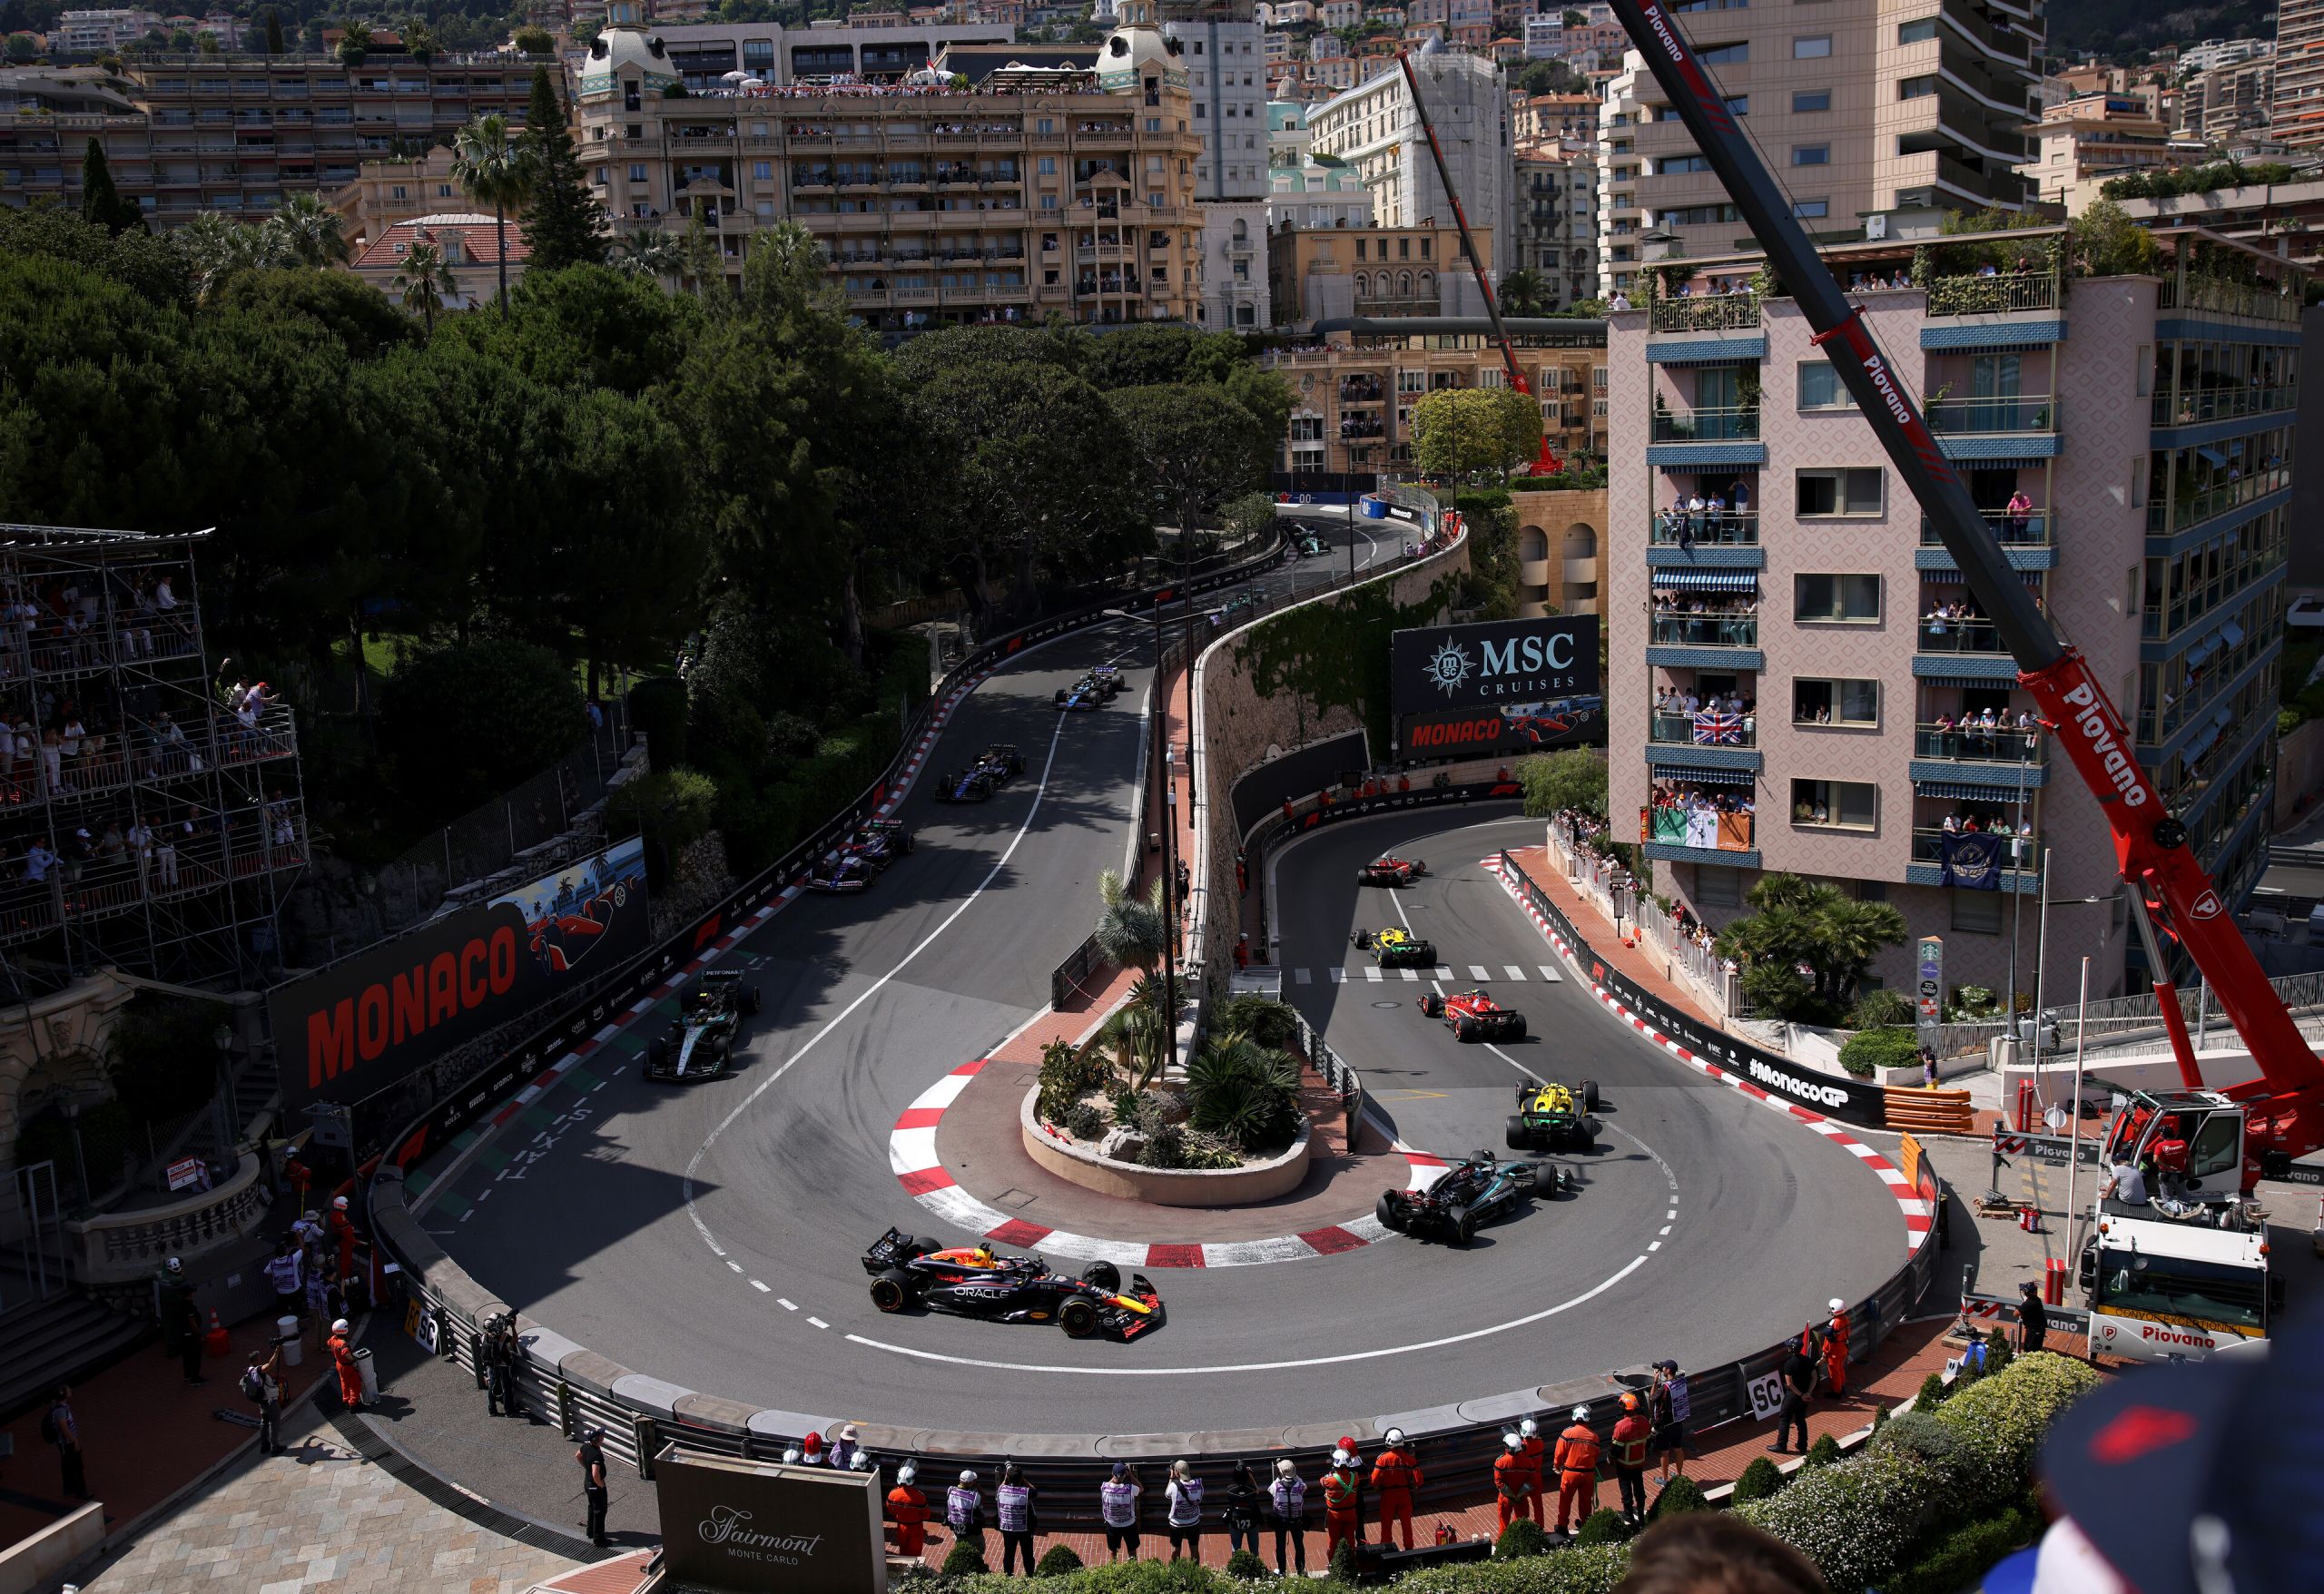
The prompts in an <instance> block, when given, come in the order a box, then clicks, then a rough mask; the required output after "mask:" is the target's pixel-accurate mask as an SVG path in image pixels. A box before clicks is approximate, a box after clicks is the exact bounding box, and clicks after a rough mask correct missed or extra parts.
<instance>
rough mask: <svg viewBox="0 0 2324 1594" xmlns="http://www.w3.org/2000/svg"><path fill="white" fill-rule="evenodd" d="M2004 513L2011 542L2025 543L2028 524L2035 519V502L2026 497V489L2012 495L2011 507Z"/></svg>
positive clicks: (2021, 488)
mask: <svg viewBox="0 0 2324 1594" xmlns="http://www.w3.org/2000/svg"><path fill="white" fill-rule="evenodd" d="M2003 513H2004V516H2005V517H2007V519H2006V524H2007V525H2008V526H2009V538H2010V541H2012V542H2023V541H2024V538H2025V526H2026V523H2027V522H2028V521H2030V520H2031V519H2032V518H2033V499H2031V498H2029V497H2026V496H2025V489H2024V487H2020V488H2018V489H2017V490H2016V491H2015V492H2014V493H2012V494H2010V496H2009V507H2008V508H2007V509H2005V510H2004V511H2003Z"/></svg>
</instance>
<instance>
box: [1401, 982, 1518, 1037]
mask: <svg viewBox="0 0 2324 1594" xmlns="http://www.w3.org/2000/svg"><path fill="white" fill-rule="evenodd" d="M1420 1010H1421V1011H1422V1012H1423V1013H1425V1014H1426V1015H1427V1016H1428V1017H1430V1018H1442V1019H1443V1020H1444V1027H1445V1028H1448V1029H1450V1030H1452V1038H1453V1039H1455V1040H1522V1039H1524V1038H1525V1015H1524V1014H1522V1013H1520V1012H1517V1011H1515V1010H1513V1009H1509V1008H1504V1007H1502V1005H1501V1004H1500V1003H1499V1002H1497V1001H1495V1000H1493V999H1492V998H1491V997H1489V996H1487V995H1486V994H1485V993H1484V992H1483V991H1481V990H1456V991H1454V992H1453V993H1452V995H1450V996H1439V995H1437V994H1436V993H1435V992H1434V991H1430V992H1429V993H1428V994H1427V995H1425V996H1423V997H1422V998H1421V999H1420Z"/></svg>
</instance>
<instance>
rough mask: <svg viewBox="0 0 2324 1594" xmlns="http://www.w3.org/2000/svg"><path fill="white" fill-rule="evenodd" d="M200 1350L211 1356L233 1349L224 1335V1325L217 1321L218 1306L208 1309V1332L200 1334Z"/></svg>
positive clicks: (220, 1354)
mask: <svg viewBox="0 0 2324 1594" xmlns="http://www.w3.org/2000/svg"><path fill="white" fill-rule="evenodd" d="M231 1349H233V1346H232V1344H231V1342H229V1341H228V1339H227V1337H226V1325H225V1324H224V1323H221V1322H219V1321H218V1308H216V1307H215V1306H212V1308H211V1309H210V1332H209V1333H205V1334H203V1335H202V1350H203V1351H204V1352H205V1353H208V1354H210V1355H212V1356H222V1355H224V1354H225V1353H227V1352H228V1351H230V1350H231Z"/></svg>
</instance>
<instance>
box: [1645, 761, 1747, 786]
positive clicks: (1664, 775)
mask: <svg viewBox="0 0 2324 1594" xmlns="http://www.w3.org/2000/svg"><path fill="white" fill-rule="evenodd" d="M1654 780H1655V783H1656V784H1657V785H1661V784H1665V783H1668V782H1674V781H1692V782H1695V783H1696V784H1697V785H1701V786H1750V785H1756V784H1758V776H1757V775H1755V774H1753V773H1752V772H1750V771H1749V770H1722V769H1711V768H1709V767H1699V766H1697V765H1693V764H1678V763H1658V764H1656V765H1655V766H1654Z"/></svg>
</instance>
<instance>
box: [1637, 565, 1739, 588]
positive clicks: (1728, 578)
mask: <svg viewBox="0 0 2324 1594" xmlns="http://www.w3.org/2000/svg"><path fill="white" fill-rule="evenodd" d="M1653 585H1656V586H1658V587H1669V588H1670V589H1672V590H1674V591H1679V592H1757V591H1758V590H1759V573H1758V571H1757V570H1668V569H1659V570H1656V571H1655V572H1654V581H1653Z"/></svg>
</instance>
